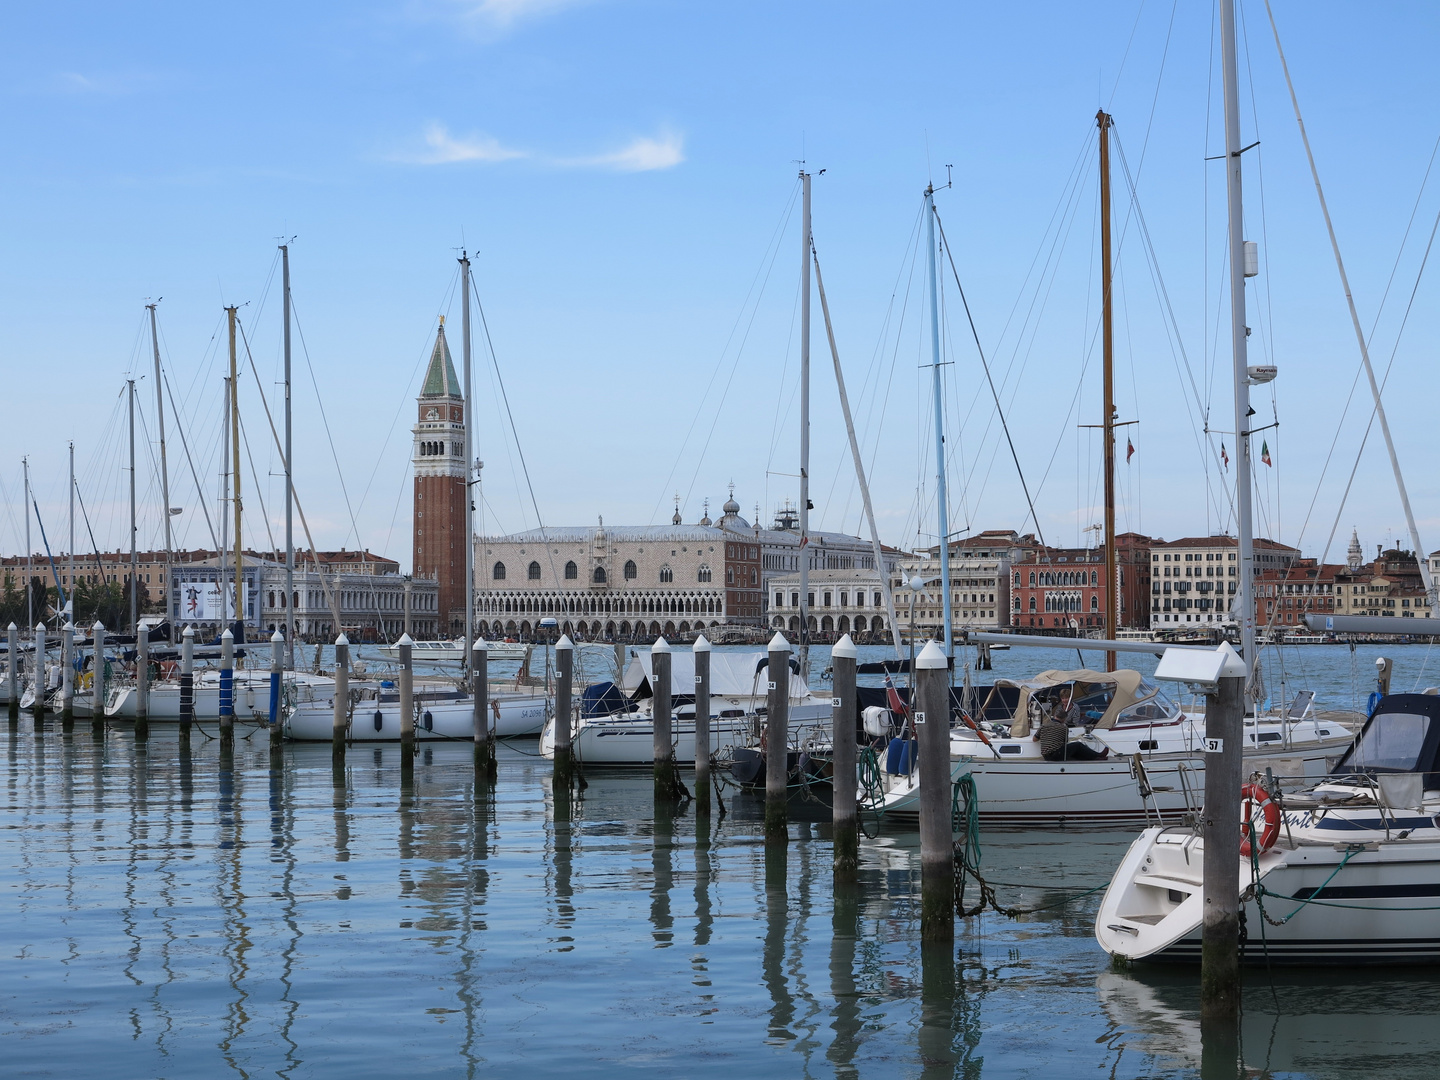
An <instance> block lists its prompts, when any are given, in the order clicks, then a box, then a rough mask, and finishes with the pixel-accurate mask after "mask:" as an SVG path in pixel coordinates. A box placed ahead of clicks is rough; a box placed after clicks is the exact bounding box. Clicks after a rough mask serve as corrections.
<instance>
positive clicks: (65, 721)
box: [60, 622, 75, 731]
mask: <svg viewBox="0 0 1440 1080" xmlns="http://www.w3.org/2000/svg"><path fill="white" fill-rule="evenodd" d="M60 728H61V730H62V731H73V730H74V729H75V624H74V623H73V622H67V623H66V624H65V627H64V629H62V630H61V631H60Z"/></svg>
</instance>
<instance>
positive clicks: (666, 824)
mask: <svg viewBox="0 0 1440 1080" xmlns="http://www.w3.org/2000/svg"><path fill="white" fill-rule="evenodd" d="M651 839H652V843H651V845H650V866H651V870H652V873H653V876H654V881H653V884H652V885H651V887H650V926H651V930H650V936H651V937H652V938H654V940H655V947H656V948H657V949H668V948H669V947H670V946H671V945H672V944H673V943H674V941H675V933H674V931H675V919H674V917H673V916H672V915H671V912H670V890H671V889H672V888H674V886H675V862H674V856H675V806H674V804H673V803H671V802H670V801H669V800H666V799H657V800H656V802H655V829H654V836H653V837H652V838H651Z"/></svg>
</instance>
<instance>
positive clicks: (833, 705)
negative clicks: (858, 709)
mask: <svg viewBox="0 0 1440 1080" xmlns="http://www.w3.org/2000/svg"><path fill="white" fill-rule="evenodd" d="M830 708H832V709H838V708H840V699H839V698H838V697H832V698H831V699H830Z"/></svg>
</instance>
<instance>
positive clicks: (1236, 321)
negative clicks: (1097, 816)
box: [1220, 0, 1258, 705]
mask: <svg viewBox="0 0 1440 1080" xmlns="http://www.w3.org/2000/svg"><path fill="white" fill-rule="evenodd" d="M1220 55H1221V61H1222V65H1223V67H1224V84H1225V191H1226V195H1227V197H1228V198H1227V202H1228V211H1229V214H1228V216H1229V226H1230V340H1231V349H1232V351H1233V354H1234V372H1233V374H1234V380H1235V526H1236V532H1237V533H1238V534H1239V548H1240V550H1239V553H1238V556H1239V562H1240V569H1239V571H1238V573H1239V574H1240V585H1239V588H1238V589H1237V590H1236V594H1235V609H1238V613H1239V614H1238V618H1239V620H1240V651H1241V654H1242V655H1243V656H1244V657H1245V667H1246V677H1245V697H1246V700H1247V704H1249V705H1253V704H1254V698H1255V693H1256V690H1257V687H1256V678H1255V673H1256V670H1257V666H1258V665H1257V657H1256V655H1255V601H1254V591H1255V533H1254V528H1255V527H1254V522H1253V519H1252V516H1251V508H1250V494H1251V492H1250V489H1251V465H1252V462H1251V455H1250V432H1249V424H1250V412H1251V410H1250V372H1249V350H1248V348H1247V346H1248V342H1247V341H1246V338H1247V337H1248V336H1249V334H1250V329H1249V327H1247V326H1246V325H1245V239H1244V228H1245V219H1244V203H1243V201H1242V200H1241V197H1240V193H1241V189H1240V153H1241V150H1240V95H1239V78H1238V76H1237V74H1236V70H1237V59H1236V52H1235V4H1234V0H1220Z"/></svg>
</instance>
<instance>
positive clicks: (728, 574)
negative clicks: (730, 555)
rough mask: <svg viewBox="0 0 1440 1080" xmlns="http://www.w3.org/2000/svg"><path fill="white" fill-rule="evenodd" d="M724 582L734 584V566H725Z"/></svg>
mask: <svg viewBox="0 0 1440 1080" xmlns="http://www.w3.org/2000/svg"><path fill="white" fill-rule="evenodd" d="M725 584H726V585H734V584H735V568H734V567H733V566H727V567H726V568H725Z"/></svg>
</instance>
